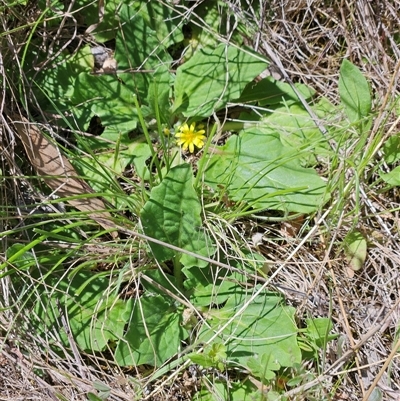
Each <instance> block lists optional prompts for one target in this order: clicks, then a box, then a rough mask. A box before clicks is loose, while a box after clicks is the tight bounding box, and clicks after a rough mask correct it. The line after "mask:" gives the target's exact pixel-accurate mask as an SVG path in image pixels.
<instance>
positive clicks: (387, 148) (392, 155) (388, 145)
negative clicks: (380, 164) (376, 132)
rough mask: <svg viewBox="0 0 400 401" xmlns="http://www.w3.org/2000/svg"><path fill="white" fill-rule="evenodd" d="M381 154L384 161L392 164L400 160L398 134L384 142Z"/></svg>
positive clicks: (399, 137)
mask: <svg viewBox="0 0 400 401" xmlns="http://www.w3.org/2000/svg"><path fill="white" fill-rule="evenodd" d="M383 154H384V158H385V161H386V163H388V164H393V163H396V162H398V161H399V160H400V136H399V135H393V136H391V137H390V138H388V140H387V141H386V142H385V143H384V145H383Z"/></svg>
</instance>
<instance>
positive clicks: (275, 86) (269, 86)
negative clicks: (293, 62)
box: [238, 77, 315, 106]
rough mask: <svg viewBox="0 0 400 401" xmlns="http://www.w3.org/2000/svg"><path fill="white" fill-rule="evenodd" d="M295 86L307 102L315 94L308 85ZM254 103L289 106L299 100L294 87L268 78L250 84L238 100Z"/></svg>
mask: <svg viewBox="0 0 400 401" xmlns="http://www.w3.org/2000/svg"><path fill="white" fill-rule="evenodd" d="M295 86H296V88H297V90H298V91H299V92H300V93H301V94H302V95H303V97H304V99H305V100H309V99H311V98H312V96H314V94H315V90H313V89H312V88H310V87H308V86H307V85H304V84H299V83H297V84H295ZM254 101H257V102H258V105H259V106H267V105H268V106H271V105H275V104H285V105H286V106H289V105H291V104H293V103H298V102H299V98H298V97H297V95H296V93H295V92H294V91H293V89H292V87H291V86H290V85H289V84H287V83H286V82H282V81H277V80H275V79H274V78H272V77H267V78H265V79H262V80H261V81H259V82H250V83H249V84H248V85H247V86H246V88H245V89H244V91H243V93H242V95H241V96H240V98H239V99H238V102H239V103H248V102H254Z"/></svg>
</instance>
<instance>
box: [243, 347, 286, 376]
mask: <svg viewBox="0 0 400 401" xmlns="http://www.w3.org/2000/svg"><path fill="white" fill-rule="evenodd" d="M247 367H248V368H249V370H250V372H251V373H252V374H253V375H254V376H257V377H259V378H260V379H261V381H262V382H263V383H267V382H268V380H272V379H273V378H274V377H275V372H273V371H274V370H278V369H279V368H280V366H279V364H278V363H276V362H275V361H274V360H273V359H272V356H271V354H266V353H265V354H262V355H255V356H254V357H253V358H249V359H248V361H247Z"/></svg>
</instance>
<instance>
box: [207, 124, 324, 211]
mask: <svg viewBox="0 0 400 401" xmlns="http://www.w3.org/2000/svg"><path fill="white" fill-rule="evenodd" d="M301 157H304V155H301V154H300V152H298V151H296V150H294V149H293V148H292V147H288V146H284V145H283V144H282V142H281V138H280V135H279V134H278V133H276V132H271V130H267V129H265V130H263V129H261V128H260V129H259V128H249V129H246V130H243V131H242V132H241V133H240V134H239V135H238V136H231V137H230V138H229V139H228V141H227V143H226V144H225V145H224V146H222V147H218V148H217V150H216V154H215V155H214V156H213V157H211V160H210V163H209V168H208V169H207V171H206V176H205V180H206V183H207V184H209V185H210V186H212V187H213V188H215V189H218V187H219V186H221V185H222V186H224V187H225V189H226V190H227V193H228V196H229V198H230V199H232V200H234V201H236V202H243V201H245V202H246V203H248V204H249V205H251V206H252V207H253V208H254V209H273V210H283V211H286V212H299V213H311V212H313V211H315V210H316V209H317V208H318V207H319V206H320V205H321V204H322V202H323V201H324V199H325V191H326V185H325V183H324V181H323V180H322V179H321V178H320V177H319V176H318V175H317V173H316V172H315V170H314V169H311V168H304V167H302V166H301V165H300V158H301Z"/></svg>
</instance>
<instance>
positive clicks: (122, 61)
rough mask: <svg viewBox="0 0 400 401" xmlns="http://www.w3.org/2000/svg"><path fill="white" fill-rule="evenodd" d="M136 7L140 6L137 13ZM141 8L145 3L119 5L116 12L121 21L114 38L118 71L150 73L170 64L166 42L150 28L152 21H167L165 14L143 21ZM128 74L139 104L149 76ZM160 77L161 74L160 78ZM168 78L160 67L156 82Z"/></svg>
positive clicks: (145, 93)
mask: <svg viewBox="0 0 400 401" xmlns="http://www.w3.org/2000/svg"><path fill="white" fill-rule="evenodd" d="M138 6H140V12H139V9H138ZM145 7H146V3H145V2H143V3H142V4H140V5H139V3H136V4H135V5H128V4H123V5H121V8H120V10H119V12H118V15H119V17H120V19H121V30H120V31H119V32H118V34H117V37H116V45H115V59H116V60H117V62H118V68H119V69H123V70H125V69H134V68H135V69H136V68H140V69H143V70H153V69H158V68H159V67H160V65H162V64H163V63H165V64H167V65H168V64H169V63H170V62H172V58H171V56H170V55H169V54H168V52H167V50H166V47H165V44H166V43H164V42H163V41H162V40H163V39H160V38H159V37H158V35H157V32H156V30H155V29H153V28H152V27H151V26H150V25H152V26H153V27H154V26H155V25H157V24H156V18H157V19H162V18H166V19H167V18H168V17H167V15H168V13H164V14H163V17H162V18H161V16H157V14H154V15H152V16H148V17H147V18H146V19H144V18H143V15H144V14H145ZM151 9H152V7H151V6H148V11H151ZM149 24H150V25H149ZM169 37H170V36H169ZM130 75H131V80H132V82H133V83H134V88H135V91H134V93H135V94H137V96H138V98H139V100H140V101H141V102H143V100H144V99H146V97H147V93H148V90H149V85H150V83H151V82H152V79H153V78H152V77H153V74H149V73H140V74H130ZM160 75H163V78H161V77H160ZM169 79H170V72H169V71H168V68H165V67H162V68H160V69H159V70H158V72H157V80H158V81H163V82H168V81H169ZM123 80H124V82H125V83H126V81H127V79H125V78H124V79H123Z"/></svg>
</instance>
